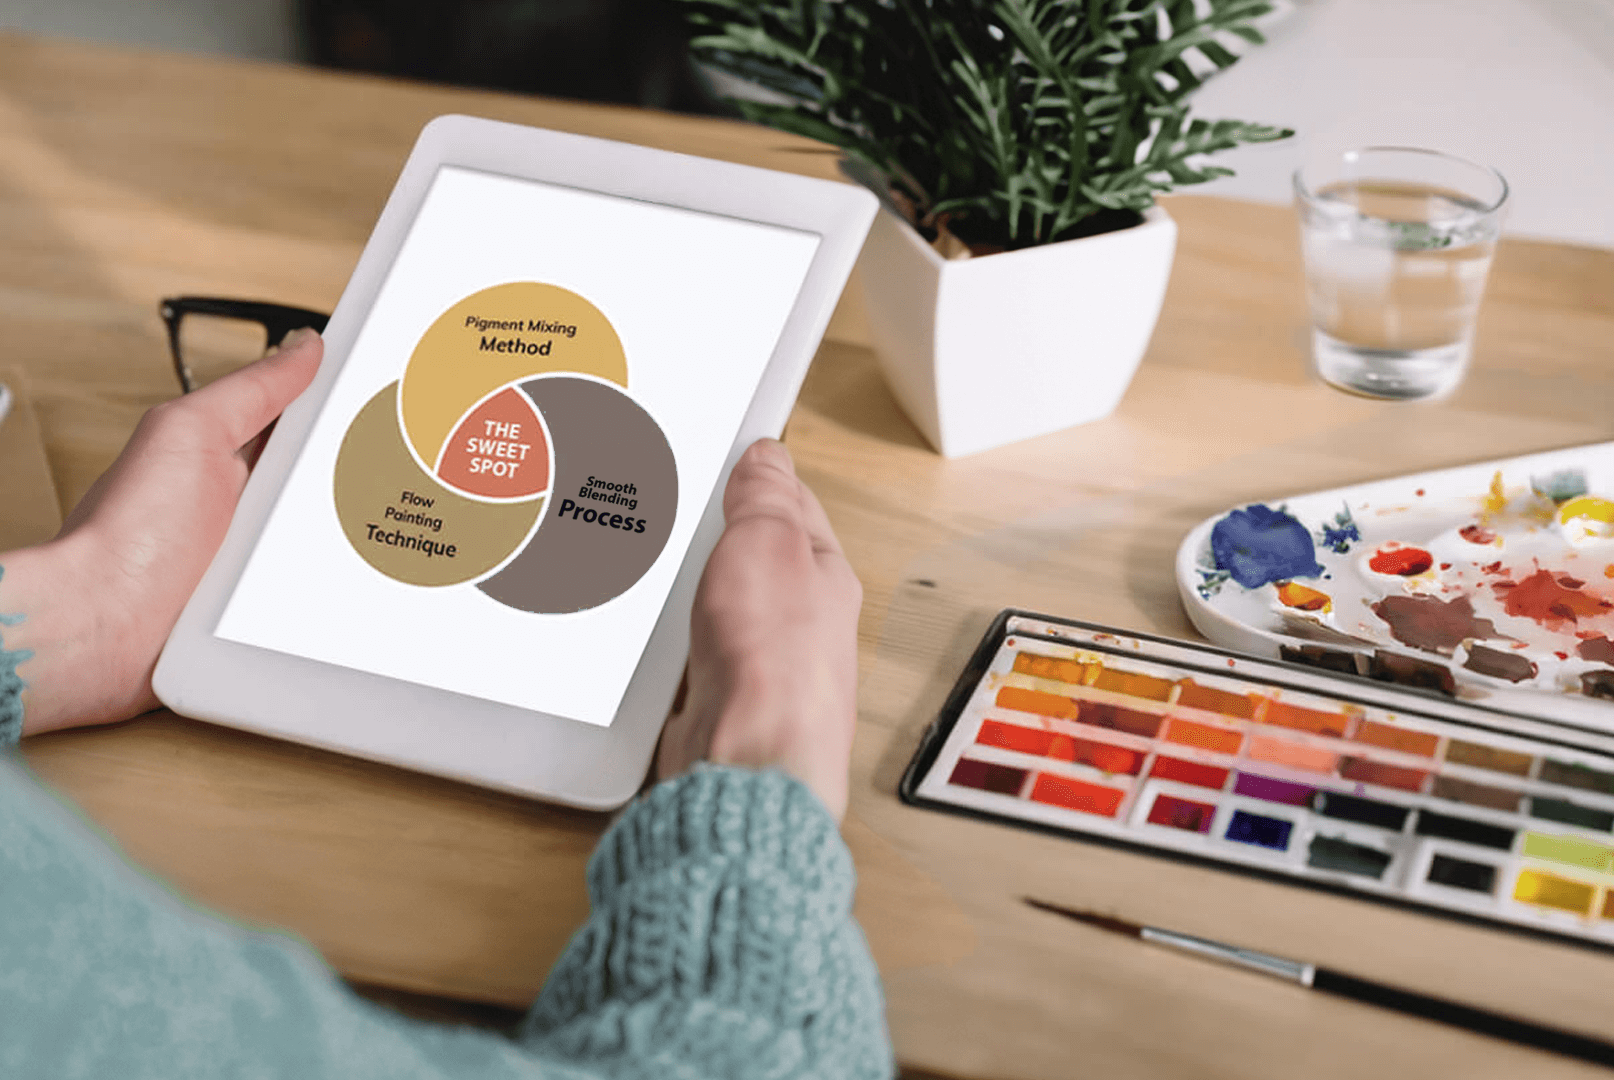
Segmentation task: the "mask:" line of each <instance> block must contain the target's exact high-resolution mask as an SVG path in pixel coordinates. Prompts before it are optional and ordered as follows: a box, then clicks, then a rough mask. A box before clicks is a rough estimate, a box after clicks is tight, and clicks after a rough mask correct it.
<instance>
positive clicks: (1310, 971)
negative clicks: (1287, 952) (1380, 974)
mask: <svg viewBox="0 0 1614 1080" xmlns="http://www.w3.org/2000/svg"><path fill="white" fill-rule="evenodd" d="M1024 900H1025V902H1026V903H1027V904H1028V905H1030V906H1031V907H1033V908H1036V909H1037V910H1038V911H1047V912H1050V913H1052V914H1054V915H1062V916H1064V917H1065V918H1067V919H1074V920H1075V921H1076V922H1080V923H1086V924H1087V925H1089V926H1096V927H1098V928H1099V929H1101V930H1108V931H1110V932H1111V933H1115V934H1124V935H1126V936H1127V937H1134V938H1138V939H1140V940H1142V941H1147V942H1150V943H1151V944H1154V945H1164V946H1166V947H1167V948H1172V949H1177V950H1180V951H1182V952H1187V953H1193V954H1194V955H1195V956H1201V957H1204V958H1205V959H1207V960H1219V961H1221V962H1222V963H1224V964H1231V965H1232V966H1234V967H1240V968H1244V969H1245V970H1246V971H1257V972H1260V973H1261V974H1263V975H1270V976H1272V977H1273V978H1275V979H1282V980H1284V981H1285V982H1292V983H1295V984H1297V985H1299V986H1304V987H1306V988H1307V989H1309V990H1321V991H1322V992H1323V993H1325V994H1333V995H1335V996H1336V997H1343V998H1349V999H1351V1000H1352V1001H1360V1002H1362V1003H1363V1004H1366V1005H1376V1006H1378V1007H1379V1008H1381V1009H1390V1010H1392V1011H1394V1012H1399V1013H1406V1014H1408V1015H1410V1016H1421V1017H1423V1018H1424V1019H1426V1020H1434V1021H1436V1022H1438V1023H1442V1024H1450V1025H1451V1026H1452V1027H1459V1028H1463V1029H1464V1030H1466V1031H1472V1032H1475V1033H1477V1034H1480V1035H1487V1036H1490V1037H1491V1038H1493V1039H1505V1040H1507V1041H1508V1042H1515V1043H1520V1044H1522V1045H1524V1046H1533V1047H1536V1048H1537V1049H1541V1050H1547V1051H1550V1052H1552V1053H1554V1054H1563V1055H1564V1056H1566V1057H1573V1058H1580V1059H1581V1060H1583V1061H1593V1062H1596V1063H1597V1064H1599V1065H1614V1043H1607V1042H1603V1041H1602V1040H1601V1039H1593V1038H1589V1037H1587V1036H1585V1035H1577V1034H1575V1033H1574V1032H1572V1031H1565V1030H1563V1029H1562V1028H1553V1027H1547V1026H1545V1025H1542V1024H1533V1023H1531V1022H1530V1021H1528V1020H1520V1019H1518V1018H1517V1017H1513V1016H1506V1015H1504V1014H1502V1013H1498V1012H1492V1011H1491V1010H1489V1009H1481V1008H1477V1007H1475V1006H1473V1005H1464V1004H1462V1003H1461V1002H1457V1001H1452V1000H1451V999H1449V998H1442V997H1435V996H1433V995H1431V994H1420V993H1418V992H1416V991H1413V990H1403V989H1401V988H1399V987H1395V986H1388V985H1386V984H1384V983H1380V982H1374V981H1373V980H1371V979H1362V978H1358V977H1356V976H1355V975H1347V974H1346V973H1345V972H1343V971H1335V970H1333V969H1332V968H1326V967H1323V966H1321V965H1319V964H1308V963H1306V962H1305V961H1303V960H1290V959H1288V958H1286V957H1282V956H1273V955H1272V954H1270V953H1263V952H1256V951H1254V950H1252V949H1241V948H1239V947H1238V946H1236V945H1225V944H1223V943H1222V942H1220V941H1211V940H1209V939H1208V938H1201V937H1192V936H1190V935H1188V934H1179V933H1177V932H1176V931H1174V930H1162V929H1161V928H1159V927H1157V926H1140V925H1138V924H1137V923H1131V922H1127V921H1126V920H1125V919H1118V918H1116V917H1115V916H1113V915H1100V914H1098V913H1096V912H1091V911H1076V910H1073V909H1071V908H1065V907H1060V906H1059V905H1057V904H1050V903H1047V902H1045V901H1042V900H1033V899H1031V898H1030V897H1029V896H1028V897H1025V898H1024Z"/></svg>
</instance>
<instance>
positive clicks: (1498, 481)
mask: <svg viewBox="0 0 1614 1080" xmlns="http://www.w3.org/2000/svg"><path fill="white" fill-rule="evenodd" d="M1507 508H1508V493H1507V489H1506V488H1505V487H1503V486H1502V470H1501V469H1498V470H1496V472H1494V473H1493V474H1491V493H1490V494H1489V495H1487V496H1485V512H1486V513H1487V514H1500V513H1501V512H1502V511H1504V510H1506V509H1507Z"/></svg>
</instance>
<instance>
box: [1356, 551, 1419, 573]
mask: <svg viewBox="0 0 1614 1080" xmlns="http://www.w3.org/2000/svg"><path fill="white" fill-rule="evenodd" d="M1367 564H1368V566H1370V567H1372V568H1373V569H1374V570H1375V571H1377V572H1378V573H1380V574H1398V575H1400V576H1401V577H1411V576H1412V575H1413V574H1421V573H1423V572H1424V571H1425V570H1427V569H1429V568H1430V567H1431V566H1433V565H1435V559H1434V556H1432V555H1430V554H1429V552H1427V551H1425V550H1424V549H1423V548H1415V547H1405V548H1386V549H1384V550H1382V551H1377V552H1375V553H1374V554H1373V557H1372V558H1371V559H1369V560H1368V561H1367Z"/></svg>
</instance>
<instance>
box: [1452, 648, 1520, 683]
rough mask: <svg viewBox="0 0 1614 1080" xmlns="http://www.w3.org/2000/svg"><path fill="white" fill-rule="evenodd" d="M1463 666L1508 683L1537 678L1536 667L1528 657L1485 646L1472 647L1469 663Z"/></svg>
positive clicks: (1469, 650) (1469, 653)
mask: <svg viewBox="0 0 1614 1080" xmlns="http://www.w3.org/2000/svg"><path fill="white" fill-rule="evenodd" d="M1463 666H1464V667H1465V668H1467V669H1468V670H1469V671H1477V672H1479V673H1480V674H1481V675H1490V676H1491V677H1493V678H1497V679H1506V680H1507V681H1508V682H1523V681H1524V680H1526V679H1533V678H1535V677H1536V666H1535V664H1534V663H1533V662H1531V660H1530V658H1529V657H1528V656H1521V655H1520V654H1518V653H1514V652H1507V651H1505V650H1503V649H1488V648H1486V647H1485V646H1484V645H1470V646H1469V647H1468V661H1467V662H1466V663H1465V664H1463Z"/></svg>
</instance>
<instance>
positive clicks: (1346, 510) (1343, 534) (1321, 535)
mask: <svg viewBox="0 0 1614 1080" xmlns="http://www.w3.org/2000/svg"><path fill="white" fill-rule="evenodd" d="M1361 539H1362V532H1361V530H1360V529H1358V528H1357V527H1356V519H1355V518H1353V517H1351V508H1350V507H1349V506H1344V507H1341V508H1340V511H1339V513H1337V514H1335V515H1334V520H1333V521H1332V522H1328V521H1325V522H1323V526H1322V528H1321V529H1320V530H1319V531H1318V534H1317V542H1318V543H1319V544H1321V545H1322V546H1323V547H1325V548H1327V549H1328V550H1330V551H1332V552H1334V553H1335V554H1338V555H1344V554H1345V553H1346V552H1348V551H1350V550H1351V545H1352V544H1355V543H1360V542H1361Z"/></svg>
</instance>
